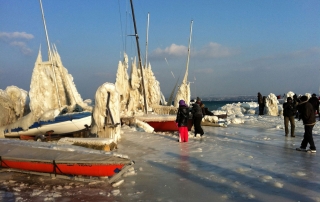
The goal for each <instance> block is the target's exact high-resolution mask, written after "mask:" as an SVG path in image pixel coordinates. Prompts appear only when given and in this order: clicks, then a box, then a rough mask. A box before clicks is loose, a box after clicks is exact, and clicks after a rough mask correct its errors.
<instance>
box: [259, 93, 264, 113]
mask: <svg viewBox="0 0 320 202" xmlns="http://www.w3.org/2000/svg"><path fill="white" fill-rule="evenodd" d="M258 104H259V115H263V111H264V102H263V97H262V95H261V93H260V92H258Z"/></svg>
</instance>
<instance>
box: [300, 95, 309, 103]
mask: <svg viewBox="0 0 320 202" xmlns="http://www.w3.org/2000/svg"><path fill="white" fill-rule="evenodd" d="M300 100H301V102H305V101H307V100H308V97H307V96H305V95H304V96H302V97H301V98H300Z"/></svg>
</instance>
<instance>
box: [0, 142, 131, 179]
mask: <svg viewBox="0 0 320 202" xmlns="http://www.w3.org/2000/svg"><path fill="white" fill-rule="evenodd" d="M0 156H1V159H0V160H1V164H0V166H1V168H12V169H17V170H23V171H33V172H43V173H53V174H59V175H74V176H76V175H82V176H97V177H111V176H113V175H115V174H117V173H119V172H120V171H121V170H122V169H124V167H126V166H129V165H131V164H132V161H130V160H129V159H128V158H125V157H119V156H116V155H113V154H111V153H106V152H101V151H98V150H94V151H92V149H86V148H80V147H76V146H71V147H70V145H68V146H63V145H61V146H60V145H56V144H50V143H42V142H29V141H20V140H10V139H3V140H0Z"/></svg>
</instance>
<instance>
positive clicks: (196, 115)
mask: <svg viewBox="0 0 320 202" xmlns="http://www.w3.org/2000/svg"><path fill="white" fill-rule="evenodd" d="M200 104H201V101H197V102H196V103H194V104H193V105H192V109H191V113H192V119H193V126H194V136H195V137H197V134H200V136H201V137H202V136H203V134H204V132H203V129H202V127H201V121H202V118H203V116H204V115H203V113H202V109H201V107H200Z"/></svg>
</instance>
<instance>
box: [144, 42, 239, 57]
mask: <svg viewBox="0 0 320 202" xmlns="http://www.w3.org/2000/svg"><path fill="white" fill-rule="evenodd" d="M235 53H236V51H235V50H233V49H231V48H228V47H225V46H223V45H221V44H218V43H215V42H210V43H209V44H208V45H206V46H204V47H202V48H201V49H200V50H196V49H195V50H191V55H192V56H193V57H198V58H222V57H228V56H231V55H233V54H235ZM187 54H188V47H186V46H183V45H176V44H171V45H170V46H169V47H166V48H165V49H161V48H157V49H156V50H154V51H153V52H152V53H151V54H150V57H153V58H164V57H171V58H172V57H186V56H187Z"/></svg>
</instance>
